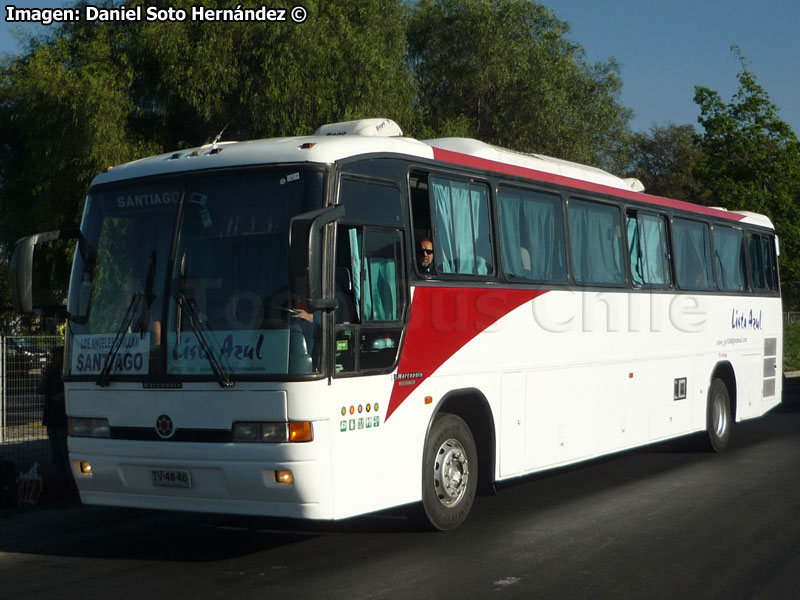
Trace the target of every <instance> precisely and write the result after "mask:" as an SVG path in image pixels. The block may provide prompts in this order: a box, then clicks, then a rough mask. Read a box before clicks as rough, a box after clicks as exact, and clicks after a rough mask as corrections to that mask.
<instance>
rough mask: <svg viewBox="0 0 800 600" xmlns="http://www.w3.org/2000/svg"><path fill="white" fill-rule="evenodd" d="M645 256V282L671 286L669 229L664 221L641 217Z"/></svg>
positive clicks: (645, 216) (648, 216)
mask: <svg viewBox="0 0 800 600" xmlns="http://www.w3.org/2000/svg"><path fill="white" fill-rule="evenodd" d="M639 220H640V221H641V227H642V233H641V235H642V241H643V244H642V246H643V254H644V263H643V265H644V282H645V283H647V284H650V285H668V284H669V264H668V262H667V228H666V224H665V223H664V219H663V218H661V217H657V216H654V215H640V217H639Z"/></svg>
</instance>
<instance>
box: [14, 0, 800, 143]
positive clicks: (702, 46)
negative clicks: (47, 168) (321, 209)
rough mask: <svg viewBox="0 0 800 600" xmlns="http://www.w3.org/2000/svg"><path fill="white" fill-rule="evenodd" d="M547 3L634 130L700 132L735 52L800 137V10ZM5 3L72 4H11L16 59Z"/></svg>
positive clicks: (708, 1) (709, 1)
mask: <svg viewBox="0 0 800 600" xmlns="http://www.w3.org/2000/svg"><path fill="white" fill-rule="evenodd" d="M299 1H300V2H302V0H299ZM540 1H541V3H543V4H545V5H546V6H549V7H550V8H551V9H552V10H553V11H554V12H555V13H556V15H558V17H560V18H561V19H562V20H565V21H568V22H569V23H570V25H571V33H570V36H569V37H570V39H571V40H572V41H574V42H577V43H578V44H580V45H581V46H583V48H584V49H585V50H586V53H587V57H588V58H589V60H590V61H605V60H608V59H609V58H610V57H612V56H613V57H615V58H616V59H617V61H618V62H619V63H620V65H621V67H622V77H623V81H624V87H623V91H622V98H621V100H622V103H623V104H624V105H625V106H627V107H629V108H631V109H633V110H634V112H635V113H636V117H635V119H634V120H633V122H632V125H633V128H634V129H636V130H646V129H648V128H649V127H650V126H651V125H653V124H658V125H665V124H667V123H676V124H684V123H691V124H695V123H696V122H697V116H698V114H699V111H698V108H697V105H695V104H694V102H693V100H692V98H693V96H694V86H695V85H703V86H706V87H709V88H711V89H713V90H716V91H718V92H719V93H720V94H722V98H723V100H724V101H729V100H730V99H731V96H732V94H733V93H734V92H735V91H736V88H737V81H736V74H737V72H738V71H739V63H738V61H737V60H736V58H735V57H734V56H733V54H732V53H731V51H730V47H731V45H733V44H737V45H738V46H739V47H740V48H741V49H742V52H743V53H744V54H745V56H746V57H747V58H748V60H749V62H750V69H751V70H752V71H753V73H755V75H756V77H757V80H758V82H759V83H760V84H761V85H762V86H763V87H764V88H765V89H766V90H767V93H768V94H769V96H770V99H771V100H772V102H773V103H775V104H776V105H778V107H779V108H780V113H779V114H780V116H781V118H782V119H784V120H785V121H787V122H788V123H789V124H790V125H791V126H792V129H794V131H795V133H797V134H798V135H800V1H798V0H608V1H605V2H603V1H602V0H540ZM8 3H11V4H14V5H15V6H17V7H20V8H23V7H27V8H45V7H56V6H66V5H69V4H70V2H68V1H66V0H17V1H14V0H11V1H10V2H9V0H6V1H5V2H4V4H3V17H4V19H3V21H2V22H0V52H16V51H18V46H17V43H16V41H15V38H14V36H13V35H12V29H13V28H12V27H11V26H10V25H9V24H8V23H6V22H5V6H6V4H8ZM282 4H283V3H280V2H279V3H275V6H278V5H282ZM289 4H290V3H289V2H287V3H286V6H288V5H289ZM231 5H232V6H233V5H235V2H233V1H232V2H231ZM310 16H311V18H313V15H310ZM28 28H34V29H39V30H42V29H44V28H43V27H41V26H29V27H28Z"/></svg>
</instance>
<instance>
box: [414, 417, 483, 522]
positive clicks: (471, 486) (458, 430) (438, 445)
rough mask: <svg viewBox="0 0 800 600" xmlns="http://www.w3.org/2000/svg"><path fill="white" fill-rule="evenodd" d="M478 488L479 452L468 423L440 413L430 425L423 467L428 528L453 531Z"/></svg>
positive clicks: (469, 507)
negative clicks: (429, 526)
mask: <svg viewBox="0 0 800 600" xmlns="http://www.w3.org/2000/svg"><path fill="white" fill-rule="evenodd" d="M477 486H478V452H477V450H476V449H475V439H474V438H473V437H472V432H471V431H470V429H469V427H468V426H467V424H466V423H465V422H464V421H463V419H461V418H460V417H457V416H456V415H451V414H448V413H443V414H440V415H438V416H437V417H436V418H435V419H434V421H433V423H432V424H431V428H430V431H429V432H428V438H427V439H426V440H425V452H424V456H423V464H422V507H423V510H424V513H425V516H426V517H427V521H428V522H429V523H430V525H431V526H432V527H433V528H435V529H439V530H442V531H444V530H447V529H455V528H456V527H458V526H459V525H461V523H463V522H464V520H465V519H466V518H467V515H468V514H469V511H470V509H471V508H472V503H473V501H474V500H475V490H476V489H477Z"/></svg>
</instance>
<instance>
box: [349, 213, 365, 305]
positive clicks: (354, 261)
mask: <svg viewBox="0 0 800 600" xmlns="http://www.w3.org/2000/svg"><path fill="white" fill-rule="evenodd" d="M347 233H348V235H349V237H350V273H351V276H352V279H353V300H354V302H355V305H356V316H357V317H358V320H359V321H360V320H361V319H362V315H361V240H360V236H359V230H358V229H355V228H352V229H350V230H348V232H347Z"/></svg>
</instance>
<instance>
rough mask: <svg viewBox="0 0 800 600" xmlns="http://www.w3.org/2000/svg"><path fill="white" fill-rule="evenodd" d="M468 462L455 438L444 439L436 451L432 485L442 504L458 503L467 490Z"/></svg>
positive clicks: (451, 504) (462, 448)
mask: <svg viewBox="0 0 800 600" xmlns="http://www.w3.org/2000/svg"><path fill="white" fill-rule="evenodd" d="M468 481H469V462H468V460H467V454H466V452H465V451H464V447H463V446H462V445H461V443H460V442H459V441H458V440H456V439H452V438H451V439H449V440H447V441H445V442H444V443H443V444H442V445H441V446H439V450H438V452H437V453H436V464H435V465H434V468H433V485H434V487H435V489H436V495H437V497H438V498H439V502H441V503H442V504H443V505H444V506H454V505H455V504H458V502H459V501H460V500H461V498H463V497H464V493H465V492H466V490H467V482H468Z"/></svg>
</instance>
